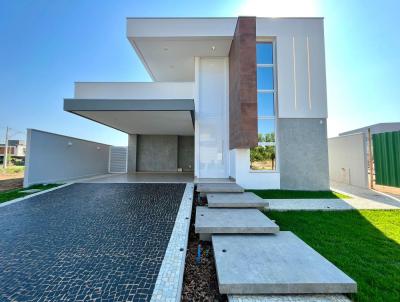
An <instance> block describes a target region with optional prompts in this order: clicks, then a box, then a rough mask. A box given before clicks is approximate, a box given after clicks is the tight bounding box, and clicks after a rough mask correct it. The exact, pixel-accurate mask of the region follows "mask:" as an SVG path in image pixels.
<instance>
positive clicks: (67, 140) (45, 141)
mask: <svg viewBox="0 0 400 302" xmlns="http://www.w3.org/2000/svg"><path fill="white" fill-rule="evenodd" d="M109 150H110V146H109V145H105V144H100V143H95V142H91V141H86V140H82V139H78V138H74V137H69V136H64V135H58V134H54V133H49V132H44V131H40V130H35V129H28V131H27V154H26V170H25V177H24V187H28V186H30V185H33V184H40V183H52V182H63V181H68V180H72V179H77V178H84V177H91V176H95V175H101V174H106V173H108V160H109Z"/></svg>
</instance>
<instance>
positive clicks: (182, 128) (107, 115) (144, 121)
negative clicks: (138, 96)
mask: <svg viewBox="0 0 400 302" xmlns="http://www.w3.org/2000/svg"><path fill="white" fill-rule="evenodd" d="M70 112H73V113H75V114H78V115H80V116H82V117H86V118H88V119H91V120H93V121H96V122H98V123H101V124H104V125H107V126H110V127H112V128H115V129H118V130H121V131H123V132H125V133H128V134H159V135H193V134H194V127H193V122H192V116H191V112H190V111H70Z"/></svg>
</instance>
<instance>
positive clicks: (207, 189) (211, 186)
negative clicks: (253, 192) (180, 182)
mask: <svg viewBox="0 0 400 302" xmlns="http://www.w3.org/2000/svg"><path fill="white" fill-rule="evenodd" d="M196 190H197V192H199V193H216V192H220V193H243V192H244V189H243V188H242V187H241V186H239V185H238V184H236V183H233V182H232V183H199V184H197V189H196Z"/></svg>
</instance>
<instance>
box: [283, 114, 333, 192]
mask: <svg viewBox="0 0 400 302" xmlns="http://www.w3.org/2000/svg"><path fill="white" fill-rule="evenodd" d="M277 133H278V153H277V154H278V156H279V158H278V161H279V170H280V177H281V189H289V190H328V189H329V167H328V143H327V130H326V119H320V118H316V119H314V118H312V119H308V118H307V119H306V118H293V119H292V118H290V119H289V118H288V119H282V118H281V119H278V131H277Z"/></svg>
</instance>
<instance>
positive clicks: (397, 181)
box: [372, 131, 400, 187]
mask: <svg viewBox="0 0 400 302" xmlns="http://www.w3.org/2000/svg"><path fill="white" fill-rule="evenodd" d="M372 146H373V148H374V149H373V155H374V163H375V182H376V184H378V185H384V186H391V187H400V131H397V132H386V133H379V134H373V135H372Z"/></svg>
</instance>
